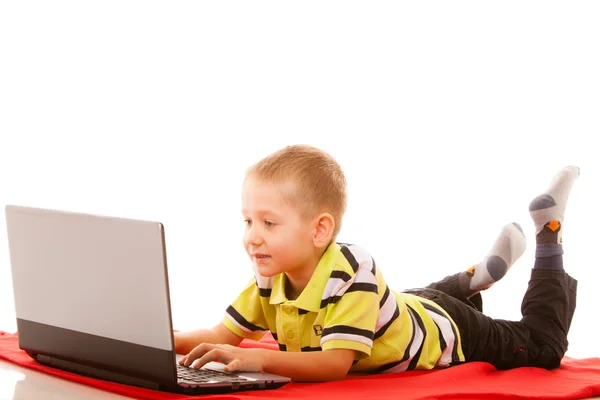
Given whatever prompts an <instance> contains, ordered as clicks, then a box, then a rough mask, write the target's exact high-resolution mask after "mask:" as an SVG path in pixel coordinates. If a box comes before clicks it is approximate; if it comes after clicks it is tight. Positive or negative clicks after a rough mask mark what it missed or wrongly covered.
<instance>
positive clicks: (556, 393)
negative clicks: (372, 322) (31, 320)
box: [0, 332, 600, 400]
mask: <svg viewBox="0 0 600 400" xmlns="http://www.w3.org/2000/svg"><path fill="white" fill-rule="evenodd" d="M242 345H243V346H244V347H263V348H270V349H276V348H277V346H276V345H275V343H274V341H273V340H272V338H268V339H266V340H263V341H261V342H252V341H244V342H242ZM0 358H2V359H5V360H8V361H11V362H14V363H16V364H19V365H21V366H24V367H27V368H32V369H36V370H38V371H43V372H46V373H49V374H52V375H56V376H58V377H61V378H64V379H68V380H71V381H75V382H79V383H83V384H86V385H89V386H93V387H96V388H99V389H103V390H106V391H109V392H113V393H117V394H120V395H122V396H129V397H133V398H137V399H192V398H197V397H198V396H185V395H177V394H170V393H164V392H157V391H153V390H148V389H141V388H136V387H132V386H126V385H121V384H117V383H111V382H106V381H101V380H97V379H92V378H86V377H84V376H80V375H76V374H72V373H69V372H65V371H61V370H56V369H53V368H48V367H45V366H42V365H40V364H37V363H36V362H35V361H33V360H32V359H31V358H30V357H29V356H28V355H27V354H26V353H25V352H24V351H22V350H20V349H19V345H18V338H17V336H16V335H14V334H8V333H5V332H0ZM594 395H600V358H587V359H582V360H576V359H571V358H568V357H565V359H564V360H563V363H562V365H561V367H560V368H559V369H556V370H553V371H546V370H544V369H539V368H518V369H513V370H510V371H496V370H495V369H494V367H492V366H491V365H490V364H487V363H483V362H473V363H467V364H464V365H460V366H456V367H452V368H448V369H444V370H437V371H411V372H400V373H397V374H381V375H369V376H365V375H351V376H349V377H348V378H346V379H345V380H344V381H340V382H328V383H311V384H308V383H305V384H301V383H290V384H287V385H286V386H284V387H282V388H280V389H275V390H260V391H250V392H238V393H233V394H228V395H207V396H203V397H206V398H213V399H221V400H225V399H227V400H238V399H239V400H243V399H290V400H291V399H307V398H313V399H321V398H325V399H328V400H336V399H340V400H341V399H344V400H351V399H377V400H386V399H390V400H392V399H393V400H399V399H441V398H443V399H582V398H587V397H592V396H594Z"/></svg>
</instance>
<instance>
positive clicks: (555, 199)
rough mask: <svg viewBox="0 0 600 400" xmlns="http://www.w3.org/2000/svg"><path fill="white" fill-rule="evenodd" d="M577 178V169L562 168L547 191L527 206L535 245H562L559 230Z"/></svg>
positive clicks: (571, 167) (570, 167)
mask: <svg viewBox="0 0 600 400" xmlns="http://www.w3.org/2000/svg"><path fill="white" fill-rule="evenodd" d="M578 176H579V167H575V166H569V167H565V168H563V169H562V170H560V171H559V172H558V173H557V174H556V175H555V176H554V179H552V182H551V183H550V186H548V189H547V190H546V191H545V192H544V193H542V194H541V195H539V196H537V197H536V198H535V199H533V200H532V201H531V203H530V204H529V213H530V214H531V218H532V219H533V223H534V224H535V233H536V243H537V244H548V245H556V244H561V243H562V232H561V228H562V224H563V220H564V217H565V208H566V206H567V200H568V199H569V193H570V192H571V188H572V187H573V183H574V182H575V179H577V177H578ZM551 247H553V246H549V247H548V249H550V248H551ZM538 250H539V249H538ZM561 254H562V253H561Z"/></svg>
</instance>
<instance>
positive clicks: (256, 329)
mask: <svg viewBox="0 0 600 400" xmlns="http://www.w3.org/2000/svg"><path fill="white" fill-rule="evenodd" d="M221 322H222V323H223V325H225V326H226V327H227V328H228V329H229V330H230V331H231V332H233V333H234V334H236V335H237V336H239V337H242V338H245V339H253V340H260V338H262V337H263V335H264V334H265V333H266V332H267V330H268V328H267V321H266V318H265V314H264V312H263V307H262V302H261V299H260V291H259V288H258V286H257V285H256V279H255V278H252V280H251V281H250V282H249V283H248V285H247V286H246V288H245V289H244V291H243V292H242V293H241V294H240V295H239V296H238V298H237V299H236V300H235V301H234V302H233V303H232V304H231V305H230V306H229V307H228V308H227V310H226V311H225V316H224V317H223V320H222V321H221Z"/></svg>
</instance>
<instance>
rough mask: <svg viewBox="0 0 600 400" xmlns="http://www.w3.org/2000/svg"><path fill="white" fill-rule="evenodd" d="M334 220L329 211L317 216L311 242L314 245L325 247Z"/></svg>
mask: <svg viewBox="0 0 600 400" xmlns="http://www.w3.org/2000/svg"><path fill="white" fill-rule="evenodd" d="M334 229H335V220H334V219H333V217H332V216H331V214H329V213H323V214H321V215H319V216H318V217H317V220H316V225H315V233H314V236H313V243H314V245H315V247H325V246H327V245H329V243H330V242H331V237H332V236H333V230H334Z"/></svg>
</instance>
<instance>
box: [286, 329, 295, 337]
mask: <svg viewBox="0 0 600 400" xmlns="http://www.w3.org/2000/svg"><path fill="white" fill-rule="evenodd" d="M285 336H287V338H288V339H293V338H294V331H287V332H286V333H285Z"/></svg>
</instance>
